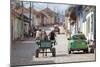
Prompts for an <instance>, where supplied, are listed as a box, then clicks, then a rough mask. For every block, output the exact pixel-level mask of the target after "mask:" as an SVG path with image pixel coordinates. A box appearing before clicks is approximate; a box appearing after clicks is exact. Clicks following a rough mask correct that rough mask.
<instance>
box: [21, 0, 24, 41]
mask: <svg viewBox="0 0 100 67" xmlns="http://www.w3.org/2000/svg"><path fill="white" fill-rule="evenodd" d="M21 4H22V7H21V8H22V13H21V20H22V34H21V40H23V38H24V17H23V1H21Z"/></svg>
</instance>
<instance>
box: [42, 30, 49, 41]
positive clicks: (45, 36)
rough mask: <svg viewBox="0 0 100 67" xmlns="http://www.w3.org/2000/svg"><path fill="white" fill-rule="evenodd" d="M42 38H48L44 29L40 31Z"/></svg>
mask: <svg viewBox="0 0 100 67" xmlns="http://www.w3.org/2000/svg"><path fill="white" fill-rule="evenodd" d="M42 40H48V36H47V33H46V32H45V31H42Z"/></svg>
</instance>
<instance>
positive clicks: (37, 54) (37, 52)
mask: <svg viewBox="0 0 100 67" xmlns="http://www.w3.org/2000/svg"><path fill="white" fill-rule="evenodd" d="M38 57H39V49H37V50H36V58H38Z"/></svg>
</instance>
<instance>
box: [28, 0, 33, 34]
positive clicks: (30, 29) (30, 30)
mask: <svg viewBox="0 0 100 67" xmlns="http://www.w3.org/2000/svg"><path fill="white" fill-rule="evenodd" d="M29 18H30V19H29V21H30V23H29V27H30V28H29V35H31V32H32V26H31V1H30V14H29Z"/></svg>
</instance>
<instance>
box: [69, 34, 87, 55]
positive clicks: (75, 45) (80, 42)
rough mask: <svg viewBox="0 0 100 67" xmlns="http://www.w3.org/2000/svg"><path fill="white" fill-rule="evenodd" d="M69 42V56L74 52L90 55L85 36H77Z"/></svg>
mask: <svg viewBox="0 0 100 67" xmlns="http://www.w3.org/2000/svg"><path fill="white" fill-rule="evenodd" d="M68 40H69V54H70V53H71V52H72V51H80V50H83V52H85V53H88V43H87V41H86V37H85V35H84V34H75V35H73V36H72V37H71V38H68Z"/></svg>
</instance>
